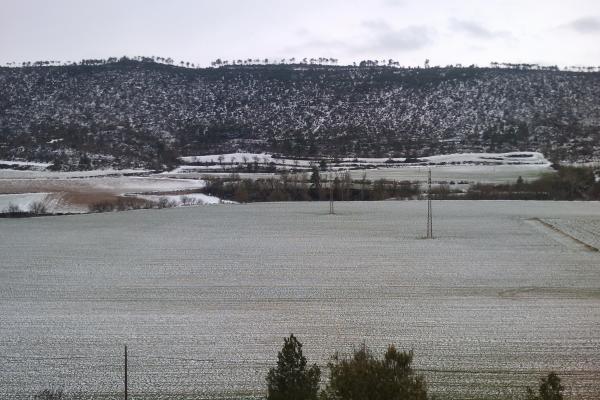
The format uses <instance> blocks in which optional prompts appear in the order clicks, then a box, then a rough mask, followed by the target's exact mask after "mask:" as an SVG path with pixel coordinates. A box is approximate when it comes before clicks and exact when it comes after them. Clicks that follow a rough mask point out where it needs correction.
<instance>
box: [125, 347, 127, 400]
mask: <svg viewBox="0 0 600 400" xmlns="http://www.w3.org/2000/svg"><path fill="white" fill-rule="evenodd" d="M125 400H127V345H125Z"/></svg>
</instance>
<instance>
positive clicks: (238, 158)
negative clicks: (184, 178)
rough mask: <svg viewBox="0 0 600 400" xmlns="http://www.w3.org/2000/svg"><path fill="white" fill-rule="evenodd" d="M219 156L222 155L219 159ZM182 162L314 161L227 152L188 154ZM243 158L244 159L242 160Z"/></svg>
mask: <svg viewBox="0 0 600 400" xmlns="http://www.w3.org/2000/svg"><path fill="white" fill-rule="evenodd" d="M219 157H223V158H222V159H219ZM179 159H180V160H181V161H182V162H184V163H214V164H220V163H226V164H231V163H237V164H243V163H244V162H247V163H253V162H258V163H259V164H269V163H271V162H273V163H275V164H278V165H280V164H286V165H289V166H290V167H291V166H293V165H294V164H295V163H297V164H298V165H299V166H301V167H308V166H310V165H311V164H313V163H315V161H310V160H294V159H289V158H277V157H274V156H273V155H272V154H268V153H228V154H210V155H206V156H188V157H180V158H179ZM244 160H245V161H244Z"/></svg>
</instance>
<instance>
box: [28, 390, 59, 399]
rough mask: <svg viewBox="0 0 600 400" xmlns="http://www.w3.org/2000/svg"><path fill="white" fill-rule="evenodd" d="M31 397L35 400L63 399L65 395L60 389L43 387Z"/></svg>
mask: <svg viewBox="0 0 600 400" xmlns="http://www.w3.org/2000/svg"><path fill="white" fill-rule="evenodd" d="M33 398H34V399H35V400H64V399H66V398H67V397H66V396H65V393H64V392H63V391H62V389H45V390H42V391H41V392H37V393H36V394H35V396H34V397H33Z"/></svg>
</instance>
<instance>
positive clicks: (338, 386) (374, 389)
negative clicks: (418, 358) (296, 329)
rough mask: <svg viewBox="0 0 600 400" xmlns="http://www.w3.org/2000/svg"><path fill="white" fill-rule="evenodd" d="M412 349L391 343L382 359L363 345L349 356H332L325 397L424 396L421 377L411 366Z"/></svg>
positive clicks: (413, 399) (399, 399)
mask: <svg viewBox="0 0 600 400" xmlns="http://www.w3.org/2000/svg"><path fill="white" fill-rule="evenodd" d="M412 359H413V353H412V351H411V352H408V353H407V352H398V351H397V350H396V348H395V347H394V346H393V345H392V346H390V347H388V350H387V352H386V353H385V355H384V357H383V359H377V358H375V357H373V355H372V354H371V353H370V351H369V350H368V349H367V347H366V346H365V345H363V346H362V347H361V348H360V349H359V350H358V351H356V352H355V353H354V356H353V357H352V358H350V359H339V358H338V357H337V356H336V357H334V359H333V361H332V362H331V363H330V364H329V369H330V371H331V372H330V380H329V384H328V385H327V388H326V390H325V392H324V394H323V398H324V399H325V400H355V399H361V400H384V399H385V400H427V388H426V385H425V379H424V378H423V377H421V376H418V375H415V374H414V371H413V370H412V368H411V363H412Z"/></svg>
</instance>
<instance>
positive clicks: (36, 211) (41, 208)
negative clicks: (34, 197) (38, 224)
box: [0, 201, 49, 218]
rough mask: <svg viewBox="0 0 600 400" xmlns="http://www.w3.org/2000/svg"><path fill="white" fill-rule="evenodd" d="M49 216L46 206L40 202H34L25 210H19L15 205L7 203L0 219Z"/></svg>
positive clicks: (0, 214)
mask: <svg viewBox="0 0 600 400" xmlns="http://www.w3.org/2000/svg"><path fill="white" fill-rule="evenodd" d="M42 215H49V213H48V209H47V207H46V205H45V204H44V203H43V202H41V201H34V202H33V203H31V204H30V205H29V207H28V209H27V210H23V209H21V207H19V206H18V205H17V204H14V203H9V204H8V206H7V207H6V208H5V209H4V210H2V212H0V218H2V217H4V218H22V217H36V216H42Z"/></svg>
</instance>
